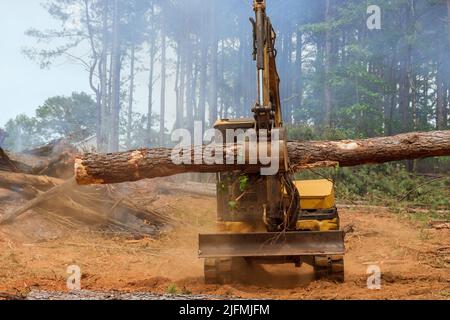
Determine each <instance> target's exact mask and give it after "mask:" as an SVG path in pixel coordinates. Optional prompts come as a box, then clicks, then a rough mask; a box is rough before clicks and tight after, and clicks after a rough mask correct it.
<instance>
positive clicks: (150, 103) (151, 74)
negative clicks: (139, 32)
mask: <svg viewBox="0 0 450 320" xmlns="http://www.w3.org/2000/svg"><path fill="white" fill-rule="evenodd" d="M155 51H156V48H155V38H154V37H152V39H151V40H150V72H149V76H148V102H147V139H146V140H147V146H150V145H151V143H152V126H153V110H152V109H153V77H154V73H155V61H154V60H155Z"/></svg>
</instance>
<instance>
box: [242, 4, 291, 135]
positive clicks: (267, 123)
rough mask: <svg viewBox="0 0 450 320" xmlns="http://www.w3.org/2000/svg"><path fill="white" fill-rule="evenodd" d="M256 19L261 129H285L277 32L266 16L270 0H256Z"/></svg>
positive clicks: (257, 115)
mask: <svg viewBox="0 0 450 320" xmlns="http://www.w3.org/2000/svg"><path fill="white" fill-rule="evenodd" d="M253 10H254V11H255V19H253V18H251V19H250V21H251V22H252V25H253V41H254V45H253V60H254V61H256V67H257V78H258V81H257V86H258V99H257V102H256V103H255V106H254V108H253V109H252V111H253V113H254V114H255V120H256V127H257V129H267V130H269V131H270V130H271V129H272V128H281V127H282V126H283V120H282V113H281V101H280V77H279V76H278V71H277V65H276V56H277V50H276V49H275V42H276V33H275V31H274V29H273V26H272V23H271V21H270V18H269V17H268V16H267V15H266V1H265V0H254V2H253Z"/></svg>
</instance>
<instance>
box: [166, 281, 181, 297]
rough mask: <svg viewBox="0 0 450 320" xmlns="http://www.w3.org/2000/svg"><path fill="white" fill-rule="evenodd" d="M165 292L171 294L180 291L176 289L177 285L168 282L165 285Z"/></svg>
mask: <svg viewBox="0 0 450 320" xmlns="http://www.w3.org/2000/svg"><path fill="white" fill-rule="evenodd" d="M166 292H167V294H171V295H177V294H179V293H180V292H179V290H178V287H177V285H176V284H175V283H172V284H170V285H169V286H168V287H167V290H166Z"/></svg>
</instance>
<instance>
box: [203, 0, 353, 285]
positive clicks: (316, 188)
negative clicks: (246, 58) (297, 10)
mask: <svg viewBox="0 0 450 320" xmlns="http://www.w3.org/2000/svg"><path fill="white" fill-rule="evenodd" d="M253 8H254V11H255V19H251V22H252V25H253V34H254V37H253V38H254V52H253V58H254V60H255V61H256V66H257V75H258V77H257V78H258V81H257V92H258V97H257V102H256V103H255V105H254V107H253V108H252V112H253V114H254V117H253V118H250V119H222V120H219V121H217V122H216V124H215V126H214V127H215V129H217V132H220V133H221V134H222V136H227V134H226V132H227V130H240V131H243V132H246V131H249V130H253V132H256V133H258V134H259V133H261V132H262V131H266V133H265V136H264V137H265V138H263V139H260V138H259V136H258V144H261V143H267V139H269V140H270V139H274V138H267V137H271V135H270V132H272V131H273V130H275V129H276V130H278V131H279V132H281V134H280V137H279V139H280V141H282V142H285V140H286V134H285V131H284V129H283V122H282V116H281V103H280V91H279V83H280V79H279V76H278V72H277V68H276V63H275V58H276V49H275V41H276V33H275V31H274V29H273V27H272V24H271V22H270V19H269V18H268V17H267V16H266V1H265V0H254V2H253ZM267 132H268V133H269V134H267ZM227 142H228V143H229V141H227ZM281 146H283V150H282V152H281V153H280V154H284V155H287V148H286V143H281ZM266 147H267V146H266ZM287 158H288V157H287V156H285V159H283V160H284V161H281V160H280V170H279V171H278V172H277V173H276V174H274V175H272V176H267V175H262V174H261V172H260V171H251V170H250V168H249V170H241V171H234V172H224V173H218V174H217V229H218V233H215V234H200V235H199V257H200V258H204V259H205V264H204V274H205V282H206V283H214V284H216V283H219V284H224V283H229V282H231V281H233V278H234V275H235V274H236V272H237V271H240V270H239V269H241V268H245V267H248V266H250V265H252V264H284V263H293V264H295V266H297V267H300V266H301V265H302V264H303V263H306V264H309V265H311V266H313V267H314V271H315V276H316V278H318V279H319V278H327V279H331V280H336V281H343V280H344V263H343V255H344V252H345V247H344V234H343V232H342V231H340V225H339V216H338V212H337V209H336V205H335V201H334V187H333V183H332V182H330V181H328V180H312V181H294V180H293V179H292V175H291V173H290V170H289V159H287Z"/></svg>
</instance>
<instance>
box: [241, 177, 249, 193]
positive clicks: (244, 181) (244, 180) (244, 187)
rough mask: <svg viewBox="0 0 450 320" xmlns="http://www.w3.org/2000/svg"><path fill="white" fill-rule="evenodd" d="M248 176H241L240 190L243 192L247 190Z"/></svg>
mask: <svg viewBox="0 0 450 320" xmlns="http://www.w3.org/2000/svg"><path fill="white" fill-rule="evenodd" d="M248 181H249V179H248V176H247V175H242V176H240V177H239V190H241V192H244V191H245V190H247V187H248Z"/></svg>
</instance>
